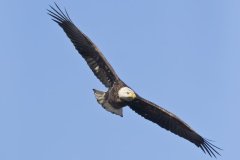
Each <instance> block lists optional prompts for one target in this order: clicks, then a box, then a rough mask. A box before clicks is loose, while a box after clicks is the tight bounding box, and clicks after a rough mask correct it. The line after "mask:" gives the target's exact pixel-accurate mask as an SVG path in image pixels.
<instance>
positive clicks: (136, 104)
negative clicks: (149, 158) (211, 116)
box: [48, 3, 220, 157]
mask: <svg viewBox="0 0 240 160" xmlns="http://www.w3.org/2000/svg"><path fill="white" fill-rule="evenodd" d="M50 8H51V10H48V14H49V15H50V16H51V17H52V18H53V21H55V22H56V23H57V24H59V26H60V27H61V28H62V29H63V30H64V32H65V33H66V34H67V36H68V38H69V39H70V40H71V41H72V43H73V45H74V46H75V48H76V50H77V51H78V52H79V54H80V55H81V56H82V57H83V58H84V59H85V60H86V62H87V64H88V66H89V67H90V68H91V70H92V72H93V73H94V75H95V76H96V77H97V78H98V79H99V80H100V81H101V82H102V83H103V84H104V85H105V86H106V87H107V88H108V91H107V92H102V91H98V90H95V89H94V94H95V96H96V99H97V101H98V103H99V104H101V106H102V107H103V108H104V109H106V110H107V111H109V112H111V113H114V114H116V115H119V116H123V113H122V108H123V107H125V106H129V107H130V108H131V109H132V110H133V111H135V112H136V113H138V114H139V115H141V116H142V117H144V118H146V119H148V120H150V121H152V122H154V123H156V124H157V125H159V126H161V127H163V128H165V129H166V130H169V131H171V132H172V133H174V134H176V135H178V136H180V137H182V138H185V139H186V140H188V141H190V142H192V143H194V144H195V145H196V146H197V147H200V148H201V149H202V150H203V151H204V152H205V153H208V154H209V155H210V156H214V157H216V154H218V155H220V154H219V152H218V151H217V150H220V148H218V147H216V146H215V145H213V144H212V143H210V142H209V140H207V139H205V138H203V137H202V136H200V135H199V134H198V133H197V132H195V131H194V130H193V129H192V128H190V127H189V126H188V125H187V124H186V123H185V122H183V121H182V120H181V119H180V118H178V117H177V116H176V115H174V114H173V113H171V112H169V111H167V110H165V109H164V108H162V107H160V106H158V105H156V104H154V103H152V102H150V101H148V100H146V99H144V98H142V97H140V96H139V95H138V94H137V93H136V92H134V91H133V90H132V89H131V88H130V87H128V86H127V85H126V84H125V83H124V82H123V81H122V80H121V79H120V78H119V77H118V76H117V74H116V72H115V71H114V69H113V68H112V66H111V65H110V64H109V63H108V61H107V60H106V58H105V57H104V55H103V54H102V53H101V51H100V50H99V49H98V48H97V47H96V46H95V44H94V43H93V42H92V41H91V40H90V39H89V38H88V37H87V36H86V35H85V34H84V33H83V32H81V31H80V30H79V29H78V28H77V27H76V26H75V25H74V23H73V22H72V20H71V19H70V17H69V15H68V13H67V11H66V10H65V11H62V10H61V9H60V8H59V7H58V5H57V4H56V3H55V8H54V7H52V6H50Z"/></svg>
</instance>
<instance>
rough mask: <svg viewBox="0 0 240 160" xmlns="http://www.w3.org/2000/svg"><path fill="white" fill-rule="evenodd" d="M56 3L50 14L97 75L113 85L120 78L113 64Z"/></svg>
mask: <svg viewBox="0 0 240 160" xmlns="http://www.w3.org/2000/svg"><path fill="white" fill-rule="evenodd" d="M55 5H56V8H54V7H52V6H50V7H51V9H52V10H48V14H49V15H50V16H52V18H53V20H54V21H55V22H56V23H58V24H59V26H60V27H62V29H63V30H64V32H65V33H66V34H67V36H68V38H69V39H70V40H71V41H72V43H73V44H74V46H75V48H76V49H77V51H78V52H79V53H80V55H81V56H82V57H83V58H84V59H85V60H86V62H87V64H88V65H89V67H90V68H91V70H92V71H93V73H94V74H95V76H96V77H97V78H98V79H99V80H100V81H101V82H102V83H103V84H104V85H105V86H106V87H111V86H112V85H113V83H114V82H115V81H116V80H118V79H119V78H118V76H117V74H116V73H115V71H114V70H113V68H112V66H111V65H110V64H109V63H108V61H107V60H106V58H105V57H104V56H103V54H102V53H101V52H100V50H99V49H98V48H97V47H96V46H95V45H94V43H93V42H92V41H91V40H90V39H89V38H88V37H87V36H86V35H85V34H84V33H82V32H81V31H80V30H79V29H78V28H77V27H76V26H75V25H74V23H73V22H72V20H71V19H70V17H69V16H68V13H67V12H66V10H65V12H63V11H62V10H61V9H60V8H59V7H58V6H57V4H56V3H55Z"/></svg>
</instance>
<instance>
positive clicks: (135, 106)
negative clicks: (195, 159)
mask: <svg viewBox="0 0 240 160" xmlns="http://www.w3.org/2000/svg"><path fill="white" fill-rule="evenodd" d="M128 105H129V107H130V108H131V109H132V110H134V111H135V112H136V113H138V114H140V115H141V116H143V117H144V118H146V119H148V120H150V121H152V122H154V123H156V124H158V125H159V126H161V127H163V128H165V129H166V130H169V131H171V132H172V133H174V134H176V135H178V136H180V137H183V138H185V139H187V140H188V141H190V142H192V143H194V144H195V145H196V146H198V147H200V148H201V149H202V150H203V151H204V153H206V152H207V153H208V154H209V155H210V156H214V157H216V156H215V154H218V155H220V154H219V153H218V152H217V149H220V148H218V147H216V146H215V145H213V144H211V143H210V142H209V140H207V139H204V138H203V137H201V136H200V135H199V134H198V133H196V132H195V131H194V130H193V129H191V128H190V127H189V126H188V125H187V124H186V123H185V122H183V121H182V120H181V119H180V118H178V117H177V116H176V115H174V114H172V113H171V112H169V111H167V110H165V109H164V108H161V107H159V106H157V105H156V104H154V103H152V102H150V101H148V100H145V99H143V98H141V97H139V96H138V97H137V98H136V99H135V100H134V101H132V102H130V103H129V104H128Z"/></svg>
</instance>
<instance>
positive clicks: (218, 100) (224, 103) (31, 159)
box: [0, 0, 240, 160]
mask: <svg viewBox="0 0 240 160" xmlns="http://www.w3.org/2000/svg"><path fill="white" fill-rule="evenodd" d="M56 2H57V3H58V4H59V6H61V7H66V8H67V10H68V12H69V14H70V16H71V18H72V20H73V21H74V23H75V24H76V25H77V26H78V27H79V28H81V30H82V31H83V32H84V33H86V34H87V35H88V36H89V37H90V38H91V39H92V40H93V41H94V42H95V43H96V44H97V46H98V47H99V48H100V50H101V51H102V52H103V53H104V55H105V56H106V58H107V59H108V60H109V62H110V63H111V64H112V66H113V67H114V69H115V70H116V72H117V73H118V74H119V76H120V77H121V78H122V79H123V80H124V81H125V82H126V83H127V84H128V85H129V86H131V87H132V88H133V89H134V90H135V91H136V92H138V93H139V94H140V95H141V96H143V97H145V98H147V99H149V100H151V101H153V102H155V103H156V104H159V105H161V106H163V107H165V108H166V109H167V110H169V111H171V112H173V113H175V114H176V115H178V116H179V117H181V118H182V119H183V120H184V121H185V122H187V123H188V124H189V125H190V126H191V127H192V128H194V129H195V130H196V131H197V132H199V133H200V134H201V135H202V136H203V137H206V138H209V139H212V140H214V141H215V142H213V143H214V144H215V145H217V146H219V147H221V148H223V149H224V150H223V151H221V154H222V156H221V157H219V158H218V159H226V160H231V159H239V143H240V139H239V135H240V125H239V122H240V118H239V114H240V109H239V107H240V72H239V71H240V9H239V8H240V1H238V0H211V1H209V0H201V1H199V0H168V1H162V0H151V1H143V0H135V1H134V0H128V1H127V0H125V1H114V0H101V1H100V0H78V1H73V0H63V1H56ZM49 4H51V5H52V4H53V1H51V0H45V1H32V0H25V1H21V2H20V1H17V0H12V1H3V0H1V1H0V20H1V23H0V24H1V26H0V28H1V29H0V45H1V47H0V74H1V77H0V159H1V160H53V159H56V160H94V159H101V160H112V159H115V160H123V159H137V160H146V159H164V160H176V159H182V160H183V159H205V160H206V159H211V158H210V157H209V156H208V155H205V154H204V153H203V152H202V151H201V150H200V149H199V148H197V147H196V146H195V145H193V144H191V143H190V142H188V141H186V140H184V139H182V138H180V137H178V136H176V135H174V134H172V133H170V132H167V131H166V130H165V129H162V128H160V127H158V126H157V125H155V124H153V123H151V122H149V121H146V120H144V119H143V118H142V117H140V116H138V115H137V114H136V113H134V112H133V111H131V110H130V109H129V108H125V109H124V117H123V118H121V117H118V116H115V115H112V114H110V113H108V112H106V111H105V110H103V109H102V107H101V106H100V105H99V104H98V103H97V102H96V100H95V97H94V95H93V92H92V89H93V88H96V89H100V90H106V89H105V88H104V87H103V85H102V84H101V83H100V82H99V81H98V80H97V79H96V78H95V77H94V75H93V74H92V72H91V71H90V69H89V68H88V66H87V65H86V63H85V61H84V60H83V59H82V58H81V57H80V56H79V54H77V52H76V51H75V49H74V47H73V45H72V44H71V42H70V41H69V39H68V38H67V37H66V35H65V33H63V31H62V29H61V28H60V27H59V26H58V25H57V24H55V23H54V22H53V21H51V19H50V17H49V16H48V15H47V14H46V9H48V8H49V7H48V5H49Z"/></svg>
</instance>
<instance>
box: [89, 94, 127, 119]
mask: <svg viewBox="0 0 240 160" xmlns="http://www.w3.org/2000/svg"><path fill="white" fill-rule="evenodd" d="M93 92H94V95H95V97H96V99H97V102H98V103H99V104H100V105H101V106H102V107H103V108H104V109H105V110H107V111H108V112H111V113H113V114H116V115H119V116H121V117H122V116H123V113H122V108H119V109H117V108H114V107H113V106H112V105H111V104H109V103H108V100H107V98H106V96H105V95H106V92H102V91H98V90H96V89H93Z"/></svg>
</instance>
